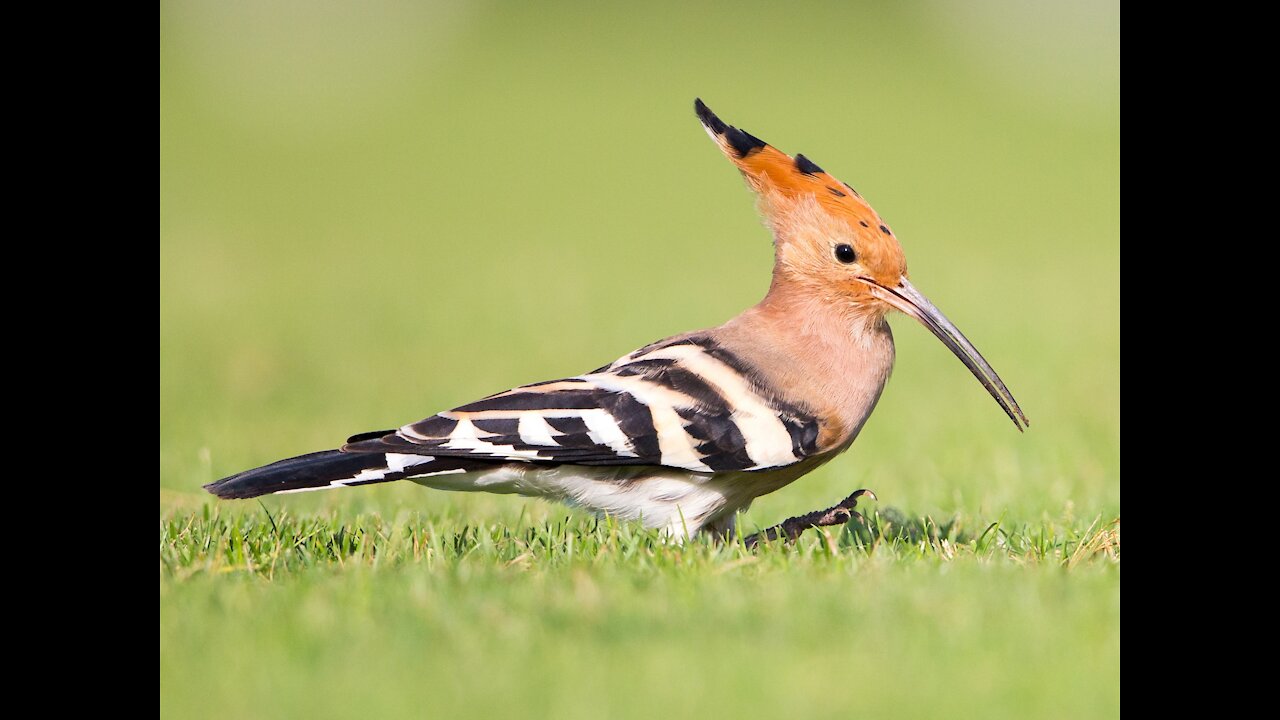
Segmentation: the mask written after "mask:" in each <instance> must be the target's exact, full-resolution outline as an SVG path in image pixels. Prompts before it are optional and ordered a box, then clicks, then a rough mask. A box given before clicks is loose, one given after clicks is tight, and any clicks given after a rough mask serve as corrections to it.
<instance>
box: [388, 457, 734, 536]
mask: <svg viewBox="0 0 1280 720" xmlns="http://www.w3.org/2000/svg"><path fill="white" fill-rule="evenodd" d="M411 479H412V480H413V482H416V483H418V484H420V485H425V486H427V487H430V488H435V489H437V490H459V491H469V492H476V491H483V492H492V493H515V494H518V495H525V496H529V497H542V498H547V499H550V500H557V501H560V502H564V503H568V504H570V505H576V506H578V507H582V508H585V509H587V510H591V511H593V512H595V513H597V514H599V515H606V516H611V517H616V518H620V519H623V520H632V521H638V522H640V523H643V524H644V526H645V527H650V528H662V529H665V530H666V531H667V532H668V533H670V534H671V535H672V536H674V537H678V538H684V537H688V536H691V535H693V534H694V533H696V532H697V531H698V530H699V529H701V528H702V527H703V526H705V525H707V524H708V523H715V524H717V526H720V525H723V523H722V522H720V520H721V518H722V516H724V515H726V514H728V515H730V516H732V514H733V513H734V512H736V511H737V510H738V509H739V507H740V506H742V505H745V504H747V503H750V500H751V498H742V499H738V498H732V497H731V495H732V493H727V492H725V485H724V483H723V482H719V481H717V479H714V478H713V477H712V476H710V475H705V474H698V473H690V472H688V471H684V470H675V469H672V470H667V469H665V468H654V467H643V466H623V467H586V466H581V465H560V466H553V467H547V466H545V465H517V464H514V463H513V464H510V465H502V466H499V467H496V468H494V469H493V470H489V471H487V472H480V473H465V474H462V473H459V474H452V475H436V476H431V477H422V478H411ZM733 500H738V502H737V503H736V504H735V503H734V502H732V501H733Z"/></svg>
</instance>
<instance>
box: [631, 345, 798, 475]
mask: <svg viewBox="0 0 1280 720" xmlns="http://www.w3.org/2000/svg"><path fill="white" fill-rule="evenodd" d="M659 358H661V359H669V360H675V361H676V362H678V363H680V366H681V367H683V368H684V369H685V370H688V371H690V372H692V373H694V374H695V375H698V376H699V377H701V378H702V379H703V380H705V381H706V382H707V384H709V385H711V386H712V387H714V388H715V389H716V390H717V391H718V392H719V393H720V395H721V396H722V397H724V399H725V401H726V402H727V403H728V404H729V407H730V408H732V409H733V414H732V418H733V422H734V424H735V425H737V426H738V430H740V431H741V432H742V437H743V438H744V439H745V440H746V443H747V446H746V448H745V449H746V452H747V456H748V457H750V458H751V461H752V462H754V463H755V464H756V465H755V467H754V468H752V469H753V470H758V469H760V468H766V467H778V466H780V465H790V464H791V463H794V462H796V460H797V458H796V456H795V452H794V451H793V449H792V444H791V433H789V432H787V426H786V425H783V424H782V420H781V419H780V418H779V417H778V413H777V411H776V410H774V409H773V408H772V407H770V405H769V403H767V402H765V400H764V398H762V397H760V395H759V394H757V393H756V391H755V390H754V389H752V387H751V384H750V383H749V382H747V379H746V378H744V377H742V375H741V374H739V373H738V372H737V371H736V370H734V369H733V368H732V367H729V366H728V365H726V364H725V363H723V362H721V361H720V360H717V359H716V358H714V357H712V356H711V355H709V354H707V353H706V352H704V351H703V350H702V348H700V347H698V346H696V345H671V346H668V347H665V348H660V349H658V350H654V351H653V352H651V353H646V354H644V355H642V356H640V357H639V358H637V360H644V359H659Z"/></svg>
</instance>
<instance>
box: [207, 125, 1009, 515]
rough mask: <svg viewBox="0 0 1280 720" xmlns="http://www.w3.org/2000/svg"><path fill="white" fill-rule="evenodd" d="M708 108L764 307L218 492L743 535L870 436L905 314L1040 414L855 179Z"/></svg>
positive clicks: (243, 476)
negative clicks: (762, 279) (581, 514)
mask: <svg viewBox="0 0 1280 720" xmlns="http://www.w3.org/2000/svg"><path fill="white" fill-rule="evenodd" d="M694 107H695V110H696V112H697V115H698V119H699V120H701V122H702V125H703V127H704V128H705V129H706V131H707V134H708V135H710V136H711V139H712V140H714V141H715V143H716V145H717V146H719V148H720V150H721V151H722V152H723V153H724V154H725V156H727V157H728V158H729V160H730V161H731V162H732V163H733V164H734V165H735V166H736V167H737V168H738V170H739V171H740V172H741V173H742V176H743V177H744V178H745V179H746V182H747V185H748V186H749V187H750V188H751V189H752V190H754V191H755V192H756V194H757V195H758V205H759V209H760V212H761V213H762V214H763V215H764V218H765V220H766V224H767V225H768V227H769V228H770V229H771V230H772V232H773V238H774V267H773V282H772V283H771V285H770V287H769V292H768V294H766V295H765V297H764V299H763V300H761V301H760V302H759V303H758V304H757V305H755V306H754V307H751V308H748V309H747V310H745V311H744V312H742V314H740V315H738V316H737V317H735V318H733V319H732V320H729V321H728V322H726V323H724V324H723V325H720V326H719V327H715V328H711V329H708V330H697V331H694V332H687V333H684V334H681V335H676V336H674V337H670V338H667V339H665V340H660V341H658V342H655V343H652V344H650V345H646V346H644V347H642V348H640V349H639V350H636V351H635V352H632V353H629V354H627V355H624V356H623V357H621V358H619V359H617V360H615V361H614V362H613V363H611V364H609V365H606V366H605V367H602V368H599V369H597V370H593V371H591V372H589V373H586V374H583V375H577V376H574V377H569V378H564V379H560V380H551V381H548V382H541V383H534V384H531V385H524V386H521V387H517V388H515V389H513V390H508V391H506V392H501V393H498V394H496V395H490V396H489V397H486V398H483V399H481V400H477V401H475V402H472V403H468V404H466V405H462V406H460V407H456V408H454V409H452V410H447V411H445V412H441V413H437V414H435V415H432V416H431V417H428V418H426V419H425V420H421V421H418V422H415V423H410V424H408V425H404V426H403V427H400V428H398V429H395V430H379V431H377V432H369V433H362V434H360V435H355V436H353V437H351V438H349V439H348V440H347V442H346V444H345V445H343V446H342V447H341V448H339V449H337V450H325V451H322V452H316V453H311V454H308V455H302V456H299V457H295V458H290V459H286V460H281V461H279V462H276V463H272V464H270V465H266V466H264V467H260V468H257V469H254V470H248V471H245V472H242V473H239V474H237V475H232V476H231V477H228V478H224V479H222V480H219V481H217V482H214V483H211V484H209V485H206V486H205V487H206V488H207V489H208V490H209V491H210V492H212V493H213V494H215V495H217V496H218V497H220V498H251V497H257V496H259V495H265V494H270V493H294V492H305V491H309V490H324V489H328V488H337V487H352V486H356V485H370V484H373V483H384V482H390V481H393V480H412V481H413V482H415V483H418V484H420V485H425V486H427V487H430V488H435V489H439V490H466V491H477V490H483V491H487V492H493V493H515V494H519V495H525V496H534V497H543V498H550V499H554V500H559V501H564V502H567V503H569V504H572V505H576V506H580V507H583V508H587V509H589V510H591V511H594V512H596V513H598V514H601V515H608V516H614V517H617V518H622V519H626V520H635V521H639V522H641V523H643V524H644V525H646V526H648V527H653V528H663V529H665V530H666V531H667V532H668V533H670V534H671V535H673V536H676V537H679V538H681V539H683V538H685V537H687V536H689V535H692V534H694V533H699V532H702V533H714V534H716V535H718V536H728V535H731V534H732V533H733V532H734V524H735V519H736V517H737V513H738V512H739V511H741V510H744V509H746V508H747V507H748V506H749V505H750V504H751V502H752V500H754V499H755V498H757V497H759V496H761V495H765V494H767V493H771V492H773V491H775V490H777V489H779V488H782V487H784V486H786V485H787V484H789V483H791V482H792V481H794V480H796V479H797V478H799V477H800V476H802V475H805V474H807V473H809V472H812V471H813V470H814V469H815V468H817V467H819V466H820V465H822V464H823V463H826V462H827V461H829V460H831V459H832V458H834V457H835V456H836V455H839V454H840V453H842V452H844V451H845V450H846V449H848V447H849V445H850V444H851V443H852V442H853V440H854V438H856V437H857V435H858V432H859V431H860V430H861V429H862V426H863V424H864V423H866V421H867V418H868V417H869V416H870V415H871V411H872V410H873V409H874V408H875V406H876V402H877V400H879V398H880V393H881V392H882V391H883V390H884V387H885V383H886V382H887V381H888V379H889V373H890V370H891V369H892V368H893V361H894V347H893V335H892V334H891V333H890V330H889V325H888V323H887V322H886V321H885V315H886V314H887V313H888V312H889V311H890V310H899V311H902V312H904V313H906V314H907V315H910V316H911V317H913V318H915V319H916V320H918V321H920V322H921V323H922V324H923V325H924V326H925V327H927V328H928V329H929V330H930V331H931V332H932V333H933V334H934V335H936V336H937V337H938V339H939V340H941V341H942V342H943V343H944V344H945V345H946V346H947V347H948V348H950V349H951V351H952V352H953V353H955V355H956V356H957V357H958V358H960V360H961V361H962V362H964V364H965V365H966V366H967V367H968V368H969V370H970V371H971V372H972V373H973V375H974V376H975V377H976V378H977V379H978V381H979V382H981V383H982V385H983V387H985V388H986V389H987V391H988V392H989V393H990V394H991V396H992V397H993V398H995V400H996V402H997V403H999V404H1000V407H1001V408H1003V409H1004V411H1005V413H1006V414H1007V415H1008V416H1009V418H1010V419H1012V420H1013V423H1014V425H1015V426H1017V427H1018V429H1019V430H1022V429H1023V426H1024V425H1026V423H1027V419H1026V416H1025V415H1024V414H1023V413H1022V410H1021V408H1019V407H1018V403H1017V401H1016V400H1014V398H1013V395H1012V394H1010V392H1009V390H1008V388H1006V387H1005V385H1004V383H1003V382H1002V381H1001V380H1000V377H999V375H997V374H996V372H995V370H993V369H992V367H991V366H990V365H989V364H988V363H987V361H986V360H985V359H984V358H983V357H982V355H981V354H980V353H979V352H978V350H977V349H976V348H975V347H974V346H973V344H972V343H970V342H969V341H968V339H966V338H965V336H964V335H962V334H961V333H960V331H959V329H957V328H956V327H955V325H953V324H952V323H951V322H950V321H949V320H947V318H946V317H945V316H944V315H943V314H942V312H941V311H939V310H938V309H937V308H936V307H934V305H933V304H932V303H931V302H929V300H928V299H926V298H925V296H924V295H922V294H921V293H920V292H919V291H918V290H916V288H915V287H914V286H913V285H912V284H911V283H910V282H909V281H908V280H907V263H906V258H905V257H904V255H903V251H902V247H901V246H900V245H899V244H898V240H897V238H895V237H894V235H893V232H892V231H891V230H890V229H889V226H888V225H887V224H885V222H884V220H882V219H881V218H880V216H879V215H878V214H877V213H876V211H875V210H873V209H871V206H870V205H868V204H867V202H866V201H865V200H863V199H862V197H861V196H860V195H859V194H858V192H857V191H856V190H854V189H853V187H852V186H850V185H848V184H847V183H843V182H840V181H838V180H836V179H835V178H834V177H832V176H831V175H829V174H828V173H826V172H824V171H823V170H822V168H820V167H818V166H817V165H816V164H814V163H813V161H811V160H809V159H808V158H806V157H805V156H804V155H799V154H798V155H796V156H795V157H794V158H792V157H790V156H789V155H786V154H784V153H782V152H781V151H779V150H777V149H776V148H774V147H773V146H771V145H768V144H767V143H765V142H764V141H763V140H760V139H759V138H757V137H755V136H754V135H752V134H750V133H748V132H745V131H743V130H739V129H738V128H736V127H733V126H731V125H727V124H726V123H724V122H723V121H721V120H720V118H718V117H716V115H715V114H714V113H712V112H711V110H710V109H709V108H708V107H707V106H706V105H705V104H703V103H702V101H701V100H697V101H695V103H694ZM859 492H862V491H859ZM858 494H859V493H855V494H854V495H853V496H850V498H849V500H851V501H853V502H854V503H856V497H857V495H858ZM840 510H841V506H837V507H836V508H832V510H831V511H828V512H827V516H830V515H831V514H832V511H837V512H835V516H836V517H837V519H839V520H847V519H848V517H849V512H847V511H848V510H851V506H847V507H845V510H846V512H843V513H841V512H839V511H840ZM811 515H812V516H814V517H817V516H818V515H821V513H811ZM828 519H829V517H828ZM793 520H800V519H798V518H793ZM810 520H811V521H812V520H813V518H810ZM811 521H806V523H807V525H806V526H812V525H815V524H824V523H821V522H816V521H813V522H811ZM825 524H833V523H832V522H827V523H825ZM801 529H803V528H801Z"/></svg>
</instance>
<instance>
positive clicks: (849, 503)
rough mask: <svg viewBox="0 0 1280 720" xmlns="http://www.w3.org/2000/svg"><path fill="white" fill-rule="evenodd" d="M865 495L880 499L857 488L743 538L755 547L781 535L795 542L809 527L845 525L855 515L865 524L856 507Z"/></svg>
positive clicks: (750, 545)
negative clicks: (823, 506)
mask: <svg viewBox="0 0 1280 720" xmlns="http://www.w3.org/2000/svg"><path fill="white" fill-rule="evenodd" d="M864 496H870V497H871V499H872V500H879V498H877V497H876V494H875V493H874V492H871V491H870V490H868V489H866V488H862V489H860V490H855V491H853V493H851V494H850V495H849V497H847V498H845V499H844V500H841V501H840V502H839V503H837V504H835V505H833V506H831V507H829V508H827V509H826V510H816V511H814V512H811V513H807V514H805V515H797V516H796V517H793V518H788V519H786V520H784V521H782V522H781V523H779V524H777V525H774V526H773V527H771V528H766V529H764V530H761V531H760V532H758V533H755V534H754V535H749V536H747V537H746V538H744V539H743V543H744V544H745V545H746V546H747V547H748V548H755V547H756V546H758V545H759V544H760V542H761V541H764V542H769V541H772V540H777V539H778V538H779V537H783V538H786V540H787V542H794V541H795V540H796V539H797V538H799V537H800V535H802V534H803V533H804V531H805V530H808V529H809V528H815V527H831V526H833V525H844V524H846V523H848V522H849V521H850V520H852V519H854V518H855V517H856V518H858V522H860V523H862V524H864V525H865V524H866V518H864V517H862V514H861V513H859V512H858V511H857V510H855V509H854V508H856V507H857V506H858V500H859V499H860V498H862V497H864Z"/></svg>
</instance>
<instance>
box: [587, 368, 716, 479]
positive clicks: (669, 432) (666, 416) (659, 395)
mask: <svg viewBox="0 0 1280 720" xmlns="http://www.w3.org/2000/svg"><path fill="white" fill-rule="evenodd" d="M581 377H582V378H583V379H584V380H587V381H589V382H591V383H592V384H594V385H595V386H596V387H599V388H601V389H603V390H612V391H613V392H624V393H627V394H629V395H631V397H633V398H635V400H636V402H638V403H640V404H641V405H645V406H647V407H648V408H649V413H650V416H651V417H652V420H653V429H654V431H656V432H657V434H658V449H659V450H660V451H661V452H662V464H663V465H667V466H670V467H682V468H687V469H689V470H697V471H699V472H711V468H710V467H708V466H707V465H706V464H705V463H703V462H702V457H701V456H700V455H698V452H697V450H696V449H695V448H696V447H697V446H696V444H695V441H694V439H693V436H691V435H690V434H689V433H688V431H686V430H685V429H684V420H682V419H681V418H680V416H679V415H678V414H677V413H676V411H675V408H676V407H689V406H691V405H692V404H693V400H692V398H690V397H689V396H688V395H685V394H684V393H681V392H676V391H675V390H672V389H671V388H668V387H663V386H662V385H657V384H654V383H651V382H649V381H647V380H644V379H642V378H640V377H636V376H622V375H612V374H609V373H600V374H598V375H584V376H581Z"/></svg>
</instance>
